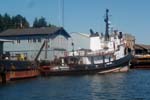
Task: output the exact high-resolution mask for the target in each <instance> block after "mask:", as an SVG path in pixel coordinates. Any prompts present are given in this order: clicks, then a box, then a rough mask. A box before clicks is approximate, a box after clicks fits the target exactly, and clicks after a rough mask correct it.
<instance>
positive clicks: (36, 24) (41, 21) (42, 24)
mask: <svg viewBox="0 0 150 100" xmlns="http://www.w3.org/2000/svg"><path fill="white" fill-rule="evenodd" d="M33 27H35V28H39V27H47V22H46V20H45V18H44V17H41V18H40V19H38V18H35V20H34V22H33Z"/></svg>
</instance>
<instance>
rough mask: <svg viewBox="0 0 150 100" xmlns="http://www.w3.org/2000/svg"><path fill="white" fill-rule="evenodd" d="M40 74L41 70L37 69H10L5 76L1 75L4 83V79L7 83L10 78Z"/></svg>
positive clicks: (31, 76)
mask: <svg viewBox="0 0 150 100" xmlns="http://www.w3.org/2000/svg"><path fill="white" fill-rule="evenodd" d="M3 75H4V74H3ZM39 75H40V73H39V70H37V69H31V70H21V71H9V72H6V73H5V76H2V75H0V82H1V83H2V81H4V83H5V82H7V81H10V80H19V79H25V78H33V77H37V76H39ZM2 77H5V79H2Z"/></svg>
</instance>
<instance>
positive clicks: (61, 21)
mask: <svg viewBox="0 0 150 100" xmlns="http://www.w3.org/2000/svg"><path fill="white" fill-rule="evenodd" d="M58 7H59V9H58V10H59V11H58V18H59V26H60V27H64V0H59V2H58Z"/></svg>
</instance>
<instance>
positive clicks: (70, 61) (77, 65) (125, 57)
mask: <svg viewBox="0 0 150 100" xmlns="http://www.w3.org/2000/svg"><path fill="white" fill-rule="evenodd" d="M108 13H109V10H108V9H106V18H105V19H104V21H105V23H106V30H105V36H104V35H101V36H99V34H98V33H94V32H93V31H92V30H90V32H91V35H90V47H91V50H78V51H75V50H74V49H73V50H72V52H70V53H69V54H68V55H67V56H66V57H61V58H59V59H55V60H54V61H53V62H50V63H49V65H46V66H44V65H42V66H41V69H40V70H41V74H42V75H45V76H48V75H50V76H51V75H52V76H53V75H83V74H104V73H109V72H126V71H128V70H129V66H130V61H131V59H132V54H131V51H129V50H128V48H127V47H126V44H125V41H124V39H123V34H122V32H119V33H118V32H115V33H114V34H113V35H112V36H110V35H109V23H108V21H109V15H108ZM72 46H74V43H72ZM126 51H129V52H126Z"/></svg>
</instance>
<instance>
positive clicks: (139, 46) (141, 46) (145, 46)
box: [134, 44, 150, 50]
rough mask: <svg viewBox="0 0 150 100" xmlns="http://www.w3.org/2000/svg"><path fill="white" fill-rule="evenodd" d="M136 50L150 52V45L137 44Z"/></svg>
mask: <svg viewBox="0 0 150 100" xmlns="http://www.w3.org/2000/svg"><path fill="white" fill-rule="evenodd" d="M134 47H135V49H147V50H150V45H145V44H135V46H134Z"/></svg>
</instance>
